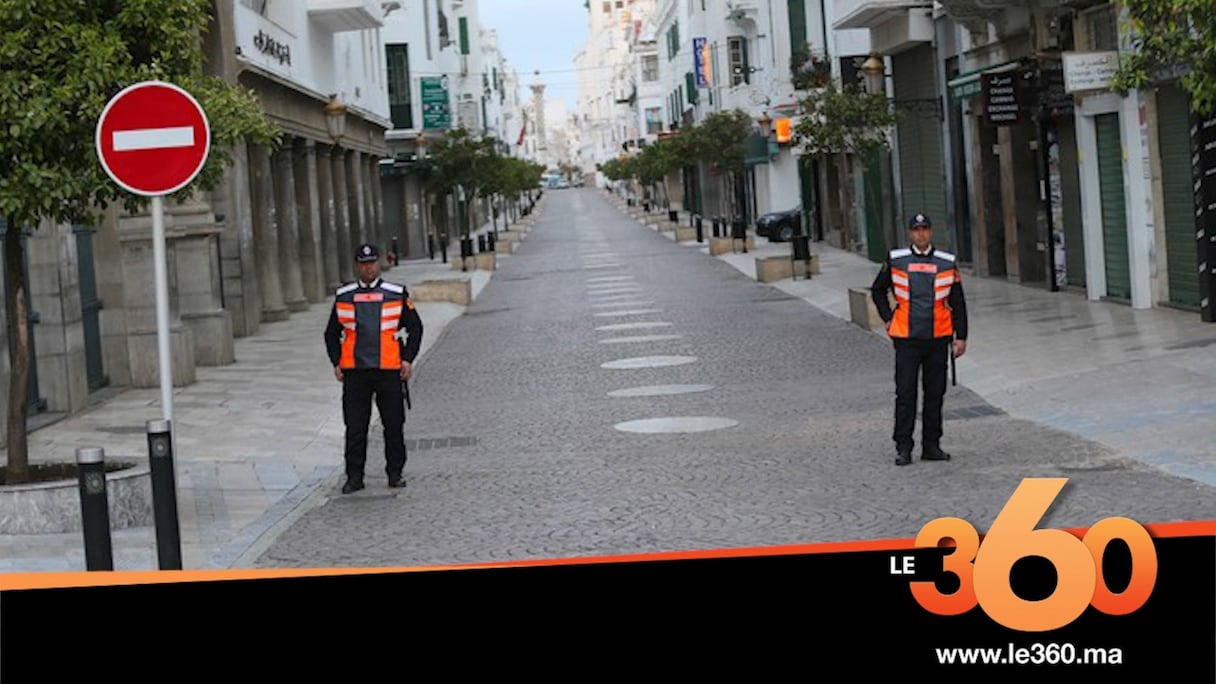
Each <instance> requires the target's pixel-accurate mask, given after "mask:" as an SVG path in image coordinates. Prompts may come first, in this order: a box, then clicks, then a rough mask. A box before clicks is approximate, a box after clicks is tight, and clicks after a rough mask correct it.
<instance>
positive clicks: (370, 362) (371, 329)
mask: <svg viewBox="0 0 1216 684" xmlns="http://www.w3.org/2000/svg"><path fill="white" fill-rule="evenodd" d="M404 292H405V291H404V288H401V287H400V286H399V285H393V284H392V283H386V282H384V281H380V284H379V285H378V286H377V287H375V288H359V287H351V286H345V287H343V288H341V289H339V290H338V298H337V302H336V305H335V306H336V309H337V316H338V322H339V323H341V324H342V328H343V329H342V345H341V349H342V353H341V356H340V358H339V361H338V364H339V365H340V366H341V367H342V368H344V369H353V368H369V369H370V368H379V369H382V370H396V369H398V368H401V343H400V338H399V337H398V335H397V329H398V326H399V324H400V321H401V312H402V309H403V306H404V305H405V304H406V302H405V301H404V300H405V296H404Z"/></svg>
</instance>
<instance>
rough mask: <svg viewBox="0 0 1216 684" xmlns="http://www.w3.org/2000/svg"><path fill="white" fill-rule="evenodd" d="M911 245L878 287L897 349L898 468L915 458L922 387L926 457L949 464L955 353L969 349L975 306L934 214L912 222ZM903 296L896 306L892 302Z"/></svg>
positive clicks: (874, 289) (877, 299)
mask: <svg viewBox="0 0 1216 684" xmlns="http://www.w3.org/2000/svg"><path fill="white" fill-rule="evenodd" d="M908 237H909V241H910V242H911V245H910V246H909V247H906V248H903V249H895V250H891V253H890V255H889V256H888V258H887V261H886V263H885V264H883V267H882V270H880V271H879V272H878V275H877V276H876V277H875V278H874V283H873V284H872V285H871V286H870V296H871V298H872V299H873V300H874V306H875V307H876V308H877V309H878V315H879V316H881V317H882V320H883V321H884V322H886V324H887V335H889V336H890V337H891V341H892V343H893V344H894V346H895V431H894V434H893V438H894V440H895V465H897V466H904V465H908V464H909V463H911V462H912V446H913V439H912V434H913V428H914V427H915V425H916V408H917V385H918V384H920V385H921V386H922V387H923V389H924V393H925V398H924V410H923V412H922V422H921V445H922V446H921V449H922V451H921V460H924V461H949V460H950V454H948V453H946V452H945V451H942V448H941V437H942V398H943V396H944V395H945V393H946V364H947V363H948V362H949V360H950V355H951V353H953V355H954V357H956V358H957V357H960V356H962V355H963V354H964V353H965V352H966V351H967V304H966V300H965V299H964V297H963V283H962V279H961V278H960V276H959V271H958V266H957V264H956V263H955V259H954V255H953V254H951V253H949V252H945V251H942V250H940V249H937V248H936V247H934V246H933V227H932V224H931V222H930V221H929V217H928V216H925V215H924V214H917V215H915V216H913V217H912V219H911V221H909V222H908ZM888 291H890V292H892V293H893V294H894V295H895V309H894V310H892V308H891V303H890V301H889V300H888V299H887V293H888Z"/></svg>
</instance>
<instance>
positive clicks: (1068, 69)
mask: <svg viewBox="0 0 1216 684" xmlns="http://www.w3.org/2000/svg"><path fill="white" fill-rule="evenodd" d="M1061 58H1062V60H1063V63H1064V90H1065V91H1067V92H1070V93H1075V92H1078V91H1085V90H1106V89H1107V88H1108V87H1109V86H1110V81H1111V78H1112V77H1114V75H1115V72H1116V71H1118V69H1119V52H1118V51H1117V50H1107V51H1104V52H1065V53H1063V54H1062V55H1061Z"/></svg>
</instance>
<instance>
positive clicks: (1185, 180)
mask: <svg viewBox="0 0 1216 684" xmlns="http://www.w3.org/2000/svg"><path fill="white" fill-rule="evenodd" d="M1190 117H1191V108H1190V103H1189V102H1188V101H1187V95H1186V93H1185V92H1183V90H1182V89H1181V88H1179V87H1178V86H1176V85H1173V84H1170V85H1166V86H1162V87H1161V89H1160V90H1158V91H1157V131H1158V134H1159V135H1160V140H1161V143H1160V144H1161V186H1162V189H1163V193H1162V194H1163V197H1162V200H1163V202H1162V210H1163V211H1164V213H1165V257H1166V263H1167V264H1168V266H1167V276H1168V280H1169V285H1170V302H1172V303H1174V304H1178V305H1181V306H1188V307H1196V308H1198V307H1199V254H1198V253H1197V250H1196V247H1195V245H1196V243H1195V193H1194V189H1193V185H1192V179H1191V118H1190Z"/></svg>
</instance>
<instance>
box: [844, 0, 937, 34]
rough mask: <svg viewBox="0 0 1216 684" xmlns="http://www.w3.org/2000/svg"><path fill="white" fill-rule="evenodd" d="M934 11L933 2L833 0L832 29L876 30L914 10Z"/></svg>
mask: <svg viewBox="0 0 1216 684" xmlns="http://www.w3.org/2000/svg"><path fill="white" fill-rule="evenodd" d="M925 8H928V9H932V8H933V3H932V2H923V1H922V2H916V1H915V0H832V9H833V14H832V16H833V17H835V21H834V22H833V24H832V28H836V29H855V28H874V27H876V26H879V25H881V24H883V23H885V22H887V21H888V20H890V19H893V18H896V17H899V16H902V15H905V14H907V12H908V10H912V9H925Z"/></svg>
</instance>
